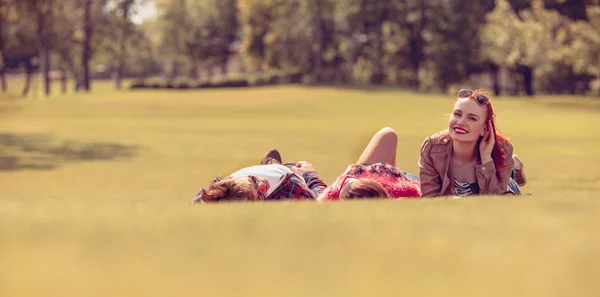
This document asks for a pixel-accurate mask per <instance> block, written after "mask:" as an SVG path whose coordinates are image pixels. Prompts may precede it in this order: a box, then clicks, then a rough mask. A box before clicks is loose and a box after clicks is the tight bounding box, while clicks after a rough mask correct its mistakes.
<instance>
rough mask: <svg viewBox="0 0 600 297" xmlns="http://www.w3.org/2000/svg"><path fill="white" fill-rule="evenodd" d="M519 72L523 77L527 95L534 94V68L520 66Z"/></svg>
mask: <svg viewBox="0 0 600 297" xmlns="http://www.w3.org/2000/svg"><path fill="white" fill-rule="evenodd" d="M519 72H520V73H521V76H522V77H523V87H524V88H525V93H526V94H527V96H533V95H534V94H533V93H534V92H533V68H532V67H529V66H522V65H521V66H519Z"/></svg>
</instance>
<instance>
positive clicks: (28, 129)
mask: <svg viewBox="0 0 600 297" xmlns="http://www.w3.org/2000/svg"><path fill="white" fill-rule="evenodd" d="M11 87H13V86H11ZM0 96H2V95H0ZM40 98H41V97H38V98H37V99H33V98H29V99H21V98H17V97H9V96H3V97H0V296H3V297H8V296H598V294H600V239H599V236H598V235H599V234H600V232H599V231H598V229H599V226H600V166H599V165H598V164H599V162H600V154H598V148H599V147H600V137H599V136H600V132H598V127H599V126H600V117H599V115H600V100H597V99H590V98H579V99H577V98H569V97H536V98H508V97H505V98H496V100H495V101H494V102H495V106H496V110H497V113H498V114H499V117H500V126H501V128H502V131H503V132H504V133H505V134H506V135H508V136H509V137H510V138H511V139H512V142H513V144H514V145H515V147H516V153H518V154H519V155H520V156H521V159H522V160H523V161H524V162H525V168H526V171H527V175H528V178H529V184H528V185H527V186H526V187H525V188H524V189H523V190H524V192H526V193H531V194H532V195H531V196H523V197H477V198H470V199H461V200H444V199H436V200H429V199H428V200H418V201H417V200H413V201H408V200H405V201H360V202H343V203H322V204H319V203H308V202H288V203H285V202H282V203H264V204H221V205H210V206H207V205H188V204H187V202H188V200H189V199H190V198H191V197H192V195H193V194H194V193H195V191H196V190H197V189H198V188H199V187H201V186H203V185H205V184H207V183H208V182H209V181H210V180H211V179H212V178H213V177H214V176H216V175H217V174H221V175H226V174H228V173H230V172H232V171H233V170H235V169H237V168H239V167H241V166H247V165H252V164H256V163H258V162H259V161H260V159H261V157H262V155H263V153H264V152H265V151H266V150H268V149H270V148H273V147H276V148H278V149H279V150H280V151H281V152H282V155H283V159H284V161H296V160H308V161H310V162H312V163H313V164H314V166H315V168H316V169H317V171H318V172H319V173H320V174H321V176H322V177H323V179H324V180H325V182H328V183H329V182H331V181H333V179H334V178H335V177H336V176H337V175H338V174H339V173H341V172H342V171H343V170H344V169H345V167H346V166H347V165H348V164H350V163H353V162H354V161H356V159H357V158H358V156H359V154H360V152H361V151H362V149H363V147H364V146H365V145H366V143H367V142H368V140H369V139H370V137H371V135H372V134H373V133H374V132H376V131H377V130H378V129H380V128H381V127H384V126H390V127H393V128H394V129H396V131H397V132H398V134H399V138H400V143H399V148H398V152H397V156H398V161H397V163H398V166H399V167H401V168H402V169H404V170H406V171H409V172H413V173H418V170H417V164H416V163H417V158H418V153H419V146H420V144H421V142H422V141H423V139H424V138H425V137H426V136H427V135H430V134H433V133H434V132H436V131H439V130H441V129H444V128H445V127H446V118H445V117H446V114H447V113H449V112H450V109H451V106H452V105H453V99H452V96H440V95H424V94H416V93H409V92H401V91H393V90H381V91H360V90H344V89H335V88H305V87H299V86H285V87H269V88H258V89H239V90H221V91H214V90H212V91H190V92H172V91H154V92H150V91H140V92H129V91H123V92H115V91H112V90H111V88H110V87H109V86H107V85H102V84H100V85H96V88H95V92H94V93H93V94H90V95H84V94H80V95H74V94H67V95H63V96H60V95H56V96H53V97H51V98H49V99H44V100H41V99H40Z"/></svg>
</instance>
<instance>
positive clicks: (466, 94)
mask: <svg viewBox="0 0 600 297" xmlns="http://www.w3.org/2000/svg"><path fill="white" fill-rule="evenodd" d="M473 93H474V92H473V91H472V90H469V89H462V90H460V91H458V98H470V97H471V96H473ZM475 101H476V102H477V104H479V105H487V104H488V103H490V99H489V98H488V97H487V96H486V95H484V94H481V93H479V94H477V96H475Z"/></svg>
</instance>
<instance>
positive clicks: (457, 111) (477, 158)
mask: <svg viewBox="0 0 600 297" xmlns="http://www.w3.org/2000/svg"><path fill="white" fill-rule="evenodd" d="M419 167H420V173H419V177H420V180H421V193H422V196H424V197H437V196H469V195H477V194H479V195H502V194H515V195H520V194H521V190H520V188H519V185H520V186H524V185H525V183H526V179H525V174H524V172H523V164H522V163H521V161H520V160H519V158H518V157H517V155H513V146H512V144H511V143H510V141H508V139H507V138H506V137H504V136H502V135H501V134H500V132H499V131H498V128H497V124H496V115H495V114H494V107H493V105H492V102H491V101H490V99H489V97H488V96H486V95H485V94H484V93H483V92H482V91H479V90H477V91H472V90H461V91H459V92H458V98H457V101H456V104H454V110H453V112H452V114H451V115H450V119H449V121H448V129H447V130H444V131H441V132H438V133H436V134H434V135H432V136H430V137H427V138H426V139H425V141H424V142H423V144H422V146H421V155H420V158H419Z"/></svg>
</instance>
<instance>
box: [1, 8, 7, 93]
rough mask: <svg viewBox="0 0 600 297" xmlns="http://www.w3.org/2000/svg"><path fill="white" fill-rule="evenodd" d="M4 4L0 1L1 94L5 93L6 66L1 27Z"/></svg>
mask: <svg viewBox="0 0 600 297" xmlns="http://www.w3.org/2000/svg"><path fill="white" fill-rule="evenodd" d="M3 5H4V2H2V0H0V85H1V86H2V92H3V93H6V76H5V75H4V73H5V70H6V66H5V65H4V63H6V61H4V27H3V26H2V25H3V23H4V19H3V15H2V8H3Z"/></svg>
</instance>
